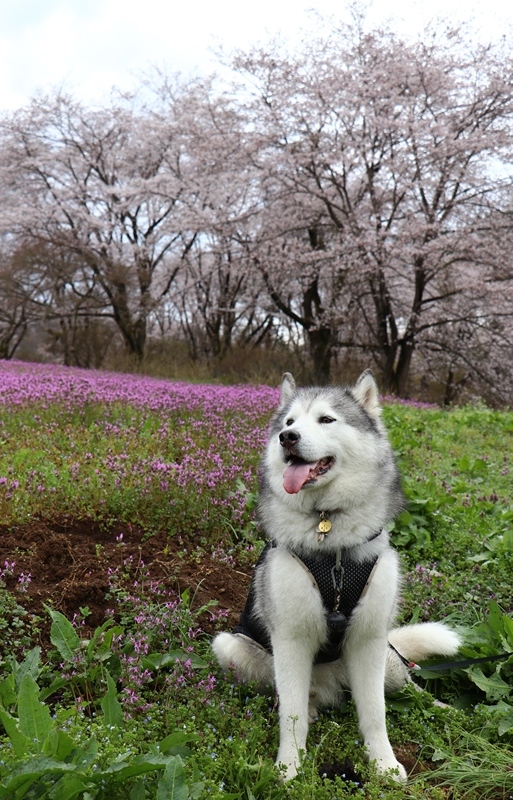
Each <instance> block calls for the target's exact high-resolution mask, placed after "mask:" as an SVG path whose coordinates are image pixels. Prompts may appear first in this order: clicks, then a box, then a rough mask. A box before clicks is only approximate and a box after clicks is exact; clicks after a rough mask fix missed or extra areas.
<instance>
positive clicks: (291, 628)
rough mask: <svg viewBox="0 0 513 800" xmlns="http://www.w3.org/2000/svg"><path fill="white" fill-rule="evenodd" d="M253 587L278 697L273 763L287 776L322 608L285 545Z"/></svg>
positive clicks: (293, 766) (302, 733)
mask: <svg viewBox="0 0 513 800" xmlns="http://www.w3.org/2000/svg"><path fill="white" fill-rule="evenodd" d="M257 588H258V589H260V591H259V592H258V594H257V608H258V610H259V613H260V617H261V618H262V619H265V620H267V621H268V625H269V632H270V637H271V644H272V650H273V662H274V679H275V685H276V690H277V692H278V698H279V715H280V746H279V750H278V756H277V759H276V763H277V764H278V766H280V765H281V766H282V768H283V769H284V777H285V779H286V780H290V779H291V778H293V777H294V776H295V775H296V773H297V770H298V767H299V762H300V753H301V751H303V750H305V747H306V737H307V734H308V705H309V697H310V683H311V679H312V667H313V660H314V656H315V653H316V652H317V650H318V649H319V646H320V643H321V641H323V639H324V638H325V636H326V621H325V615H324V609H323V606H322V599H321V596H320V594H319V591H318V589H317V588H316V586H314V584H313V582H312V579H311V577H310V575H309V573H307V571H306V570H305V568H304V566H303V565H302V564H301V562H298V560H297V559H296V558H294V557H293V556H292V555H291V554H290V553H289V552H288V551H287V550H285V549H283V550H282V549H281V548H276V549H274V550H273V551H271V553H270V554H269V557H268V562H267V569H266V570H265V571H263V572H262V573H261V576H260V583H258V586H257Z"/></svg>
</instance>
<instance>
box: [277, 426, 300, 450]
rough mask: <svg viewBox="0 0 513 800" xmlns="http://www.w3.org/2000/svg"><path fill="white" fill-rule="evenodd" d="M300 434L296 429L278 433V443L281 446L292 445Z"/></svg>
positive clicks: (297, 440) (296, 441)
mask: <svg viewBox="0 0 513 800" xmlns="http://www.w3.org/2000/svg"><path fill="white" fill-rule="evenodd" d="M300 438H301V437H300V435H299V433H298V432H297V431H293V430H287V431H282V432H281V433H280V444H281V446H282V447H294V445H296V444H297V443H298V442H299V439H300Z"/></svg>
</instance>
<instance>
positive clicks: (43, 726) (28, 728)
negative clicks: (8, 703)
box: [18, 675, 55, 752]
mask: <svg viewBox="0 0 513 800" xmlns="http://www.w3.org/2000/svg"><path fill="white" fill-rule="evenodd" d="M18 718H19V728H20V731H21V732H22V733H23V734H25V736H27V737H28V738H29V739H30V741H31V742H32V743H33V744H32V750H33V751H34V752H41V750H42V747H43V744H44V742H45V739H46V737H47V736H48V735H49V734H50V731H52V730H54V728H55V722H54V721H53V719H52V717H51V714H50V710H49V709H48V708H47V706H45V705H44V704H43V703H42V702H41V701H40V699H39V687H38V685H37V683H36V682H35V680H34V678H33V677H32V675H25V677H24V678H23V680H22V682H21V685H20V691H19V693H18Z"/></svg>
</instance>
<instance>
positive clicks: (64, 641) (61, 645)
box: [45, 606, 80, 661]
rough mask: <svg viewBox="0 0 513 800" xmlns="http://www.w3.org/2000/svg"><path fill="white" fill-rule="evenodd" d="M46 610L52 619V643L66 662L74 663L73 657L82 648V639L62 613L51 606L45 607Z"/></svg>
mask: <svg viewBox="0 0 513 800" xmlns="http://www.w3.org/2000/svg"><path fill="white" fill-rule="evenodd" d="M45 608H46V610H47V611H48V613H49V614H50V616H51V618H52V627H51V628H50V641H51V643H52V644H53V645H54V647H56V648H57V650H58V651H59V654H60V656H61V657H62V658H63V659H64V661H73V656H74V655H75V653H76V651H77V649H78V648H79V647H80V639H79V637H78V634H77V632H76V631H75V628H74V627H73V625H72V624H71V622H70V621H69V619H66V617H65V616H64V614H61V612H60V611H56V610H55V609H54V608H50V607H49V606H45Z"/></svg>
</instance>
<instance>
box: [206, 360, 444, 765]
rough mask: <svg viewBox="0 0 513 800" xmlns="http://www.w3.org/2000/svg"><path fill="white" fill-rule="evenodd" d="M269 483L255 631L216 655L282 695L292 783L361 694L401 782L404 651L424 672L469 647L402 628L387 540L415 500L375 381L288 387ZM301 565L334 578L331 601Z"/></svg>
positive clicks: (227, 637)
mask: <svg viewBox="0 0 513 800" xmlns="http://www.w3.org/2000/svg"><path fill="white" fill-rule="evenodd" d="M259 477H260V499H259V518H260V522H261V525H262V528H263V530H264V532H265V534H266V536H267V537H268V539H269V540H270V542H271V545H272V546H269V547H268V548H267V549H266V551H265V553H264V555H263V556H262V557H261V559H260V560H259V563H258V565H257V568H256V570H255V574H254V578H253V582H252V587H251V591H250V598H249V601H248V606H247V607H246V609H245V611H244V614H243V616H242V618H241V623H242V622H244V624H241V625H240V626H238V628H237V629H236V632H235V633H221V634H219V635H218V636H216V638H215V639H214V642H213V649H214V653H215V655H216V656H217V658H218V660H219V663H220V664H221V666H222V667H223V668H224V669H230V668H232V669H234V670H235V671H236V673H237V674H238V675H239V677H240V678H241V679H242V680H250V681H257V682H258V683H261V684H267V683H274V685H275V687H276V690H277V693H278V697H279V720H280V744H279V750H278V755H277V759H276V763H277V764H278V765H279V767H280V768H281V769H282V770H283V773H284V777H285V778H286V779H290V778H293V777H294V776H295V775H296V773H297V770H298V768H299V766H300V760H301V753H302V751H304V750H305V748H306V740H307V734H308V727H309V722H310V721H312V720H313V719H315V716H316V710H317V706H318V705H324V704H329V705H336V704H337V702H339V701H340V699H341V697H342V692H343V689H344V688H349V689H350V690H351V692H352V696H353V699H354V702H355V704H356V709H357V713H358V720H359V726H360V730H361V733H362V736H363V741H364V746H365V748H366V751H367V756H368V758H369V759H370V760H372V761H374V762H375V764H376V767H377V769H378V771H380V772H388V771H390V772H391V774H392V776H393V777H395V778H396V779H398V780H403V779H404V778H405V777H406V773H405V770H404V767H403V766H402V765H401V764H400V763H399V762H398V761H397V759H396V757H395V755H394V752H393V750H392V747H391V745H390V742H389V739H388V734H387V729H386V721H385V697H384V694H385V689H386V690H390V691H394V690H397V689H398V688H400V687H401V686H403V685H404V684H405V683H406V682H408V681H409V680H410V677H409V672H408V669H407V667H406V666H405V665H404V663H403V660H401V658H400V656H399V655H398V653H397V652H396V651H398V652H399V653H401V655H402V656H404V658H405V659H407V660H412V661H418V660H422V659H423V658H426V657H428V656H430V655H433V654H440V655H447V656H448V655H453V654H454V653H455V652H456V650H457V649H458V647H459V638H458V636H457V634H456V633H454V632H453V631H451V630H450V629H449V628H447V627H446V626H444V625H443V624H441V623H426V624H419V625H410V626H405V627H401V628H394V618H395V614H396V607H397V600H398V591H399V563H398V557H397V554H396V552H395V551H394V550H393V549H392V547H391V546H390V543H389V535H388V533H387V526H389V524H390V523H391V521H392V520H393V519H394V517H395V516H396V515H397V514H398V512H399V511H400V510H401V509H402V508H403V494H402V491H401V487H400V480H399V475H398V471H397V467H396V463H395V460H394V456H393V453H392V449H391V446H390V443H389V441H388V438H387V435H386V431H385V428H384V426H383V423H382V421H381V418H380V407H379V399H378V390H377V386H376V383H375V380H374V377H373V375H372V373H371V372H370V371H366V372H364V373H363V375H362V376H361V377H360V379H359V380H358V382H357V383H356V385H355V386H354V387H353V388H351V389H348V388H341V387H333V386H331V387H321V388H297V387H296V385H295V382H294V379H293V378H292V376H291V375H290V374H289V373H286V374H285V375H284V377H283V382H282V392H281V403H280V406H279V408H278V411H277V412H276V414H275V416H274V418H273V420H272V423H271V428H270V434H269V441H268V445H267V448H266V451H265V454H264V456H263V459H262V462H261V466H260V476H259ZM302 557H303V558H305V559H306V560H309V563H311V562H312V559H313V560H314V561H315V562H317V561H319V563H320V565H321V568H323V566H322V565H323V564H324V563H326V564H327V565H328V566H327V567H326V570H328V573H331V575H332V576H333V586H332V595H330V591H331V590H330V587H329V585H328V586H327V588H326V590H321V589H320V586H319V583H318V581H317V580H316V579H315V578H314V577H313V575H312V573H311V571H310V570H309V569H308V568H307V567H306V566H305V564H304V563H303V561H302ZM359 570H360V571H361V570H363V574H364V575H366V574H367V572H368V573H369V577H368V578H367V579H366V584H365V586H364V588H363V590H362V592H361V594H360V590H359V589H358V597H357V601H356V604H355V606H354V608H352V609H351V610H350V614H349V617H348V619H347V618H345V617H344V614H341V612H340V608H341V607H342V605H339V601H340V603H341V602H342V601H341V600H340V597H341V596H342V600H343V595H344V592H345V591H347V590H348V587H347V580H348V576H350V575H351V574H352V573H353V572H358V571H359ZM328 580H329V574H328ZM364 580H365V578H364ZM252 626H253V627H252ZM390 645H393V647H394V648H396V650H394V649H392V647H390ZM326 653H328V655H327V656H326ZM330 654H331V655H330ZM323 655H324V656H325V657H324V658H323V657H322V656H323Z"/></svg>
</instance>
